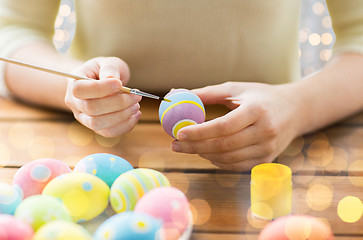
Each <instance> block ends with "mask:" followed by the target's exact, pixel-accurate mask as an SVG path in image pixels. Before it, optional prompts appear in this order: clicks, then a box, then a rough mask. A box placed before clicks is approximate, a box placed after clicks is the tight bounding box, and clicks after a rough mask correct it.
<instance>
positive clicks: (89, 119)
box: [78, 104, 140, 131]
mask: <svg viewBox="0 0 363 240" xmlns="http://www.w3.org/2000/svg"><path fill="white" fill-rule="evenodd" d="M139 109H140V105H139V104H134V105H132V106H131V107H129V108H127V109H125V110H122V111H118V112H113V113H109V114H104V115H99V116H89V115H87V114H84V113H80V114H79V117H78V118H79V121H80V122H81V123H82V124H83V125H85V126H86V127H88V128H90V129H92V130H94V131H99V130H102V129H106V128H109V127H112V126H114V125H116V124H118V123H120V122H124V121H126V120H127V119H128V118H129V117H130V116H132V115H134V114H136V113H137V112H138V111H139Z"/></svg>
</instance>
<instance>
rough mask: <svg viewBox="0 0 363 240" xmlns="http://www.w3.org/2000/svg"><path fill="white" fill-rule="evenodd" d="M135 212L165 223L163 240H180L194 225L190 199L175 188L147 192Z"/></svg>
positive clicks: (161, 188)
mask: <svg viewBox="0 0 363 240" xmlns="http://www.w3.org/2000/svg"><path fill="white" fill-rule="evenodd" d="M135 212H140V213H144V214H148V215H150V216H153V217H155V218H157V219H160V220H161V221H162V222H163V227H162V235H163V236H165V237H163V239H178V238H180V237H181V236H182V235H183V233H184V232H185V230H186V229H187V227H188V225H189V224H191V223H192V221H191V220H192V219H191V218H190V214H191V211H190V208H189V202H188V199H187V197H186V196H185V195H184V193H183V192H182V191H180V190H179V189H177V188H174V187H160V188H155V189H153V190H151V191H149V192H147V193H146V194H145V195H144V196H143V197H142V198H141V199H140V200H139V201H138V202H137V204H136V207H135Z"/></svg>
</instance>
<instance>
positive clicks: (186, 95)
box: [159, 89, 205, 139]
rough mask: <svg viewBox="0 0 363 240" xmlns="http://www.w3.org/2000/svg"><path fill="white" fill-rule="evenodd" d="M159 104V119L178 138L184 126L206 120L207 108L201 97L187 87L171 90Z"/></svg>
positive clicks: (167, 130) (171, 134) (168, 131)
mask: <svg viewBox="0 0 363 240" xmlns="http://www.w3.org/2000/svg"><path fill="white" fill-rule="evenodd" d="M165 98H167V99H169V100H170V101H171V102H167V101H162V102H161V103H160V106H159V119H160V123H161V125H162V126H163V128H164V130H165V131H166V133H168V134H169V135H170V136H172V137H174V138H175V139H176V138H177V135H178V131H179V130H180V129H182V128H183V127H186V126H189V125H194V124H199V123H202V122H204V121H205V109H204V105H203V102H202V101H201V100H200V98H199V97H198V96H197V95H195V94H194V93H192V92H191V91H189V90H187V89H177V90H172V91H171V92H169V93H168V94H167V95H166V96H165Z"/></svg>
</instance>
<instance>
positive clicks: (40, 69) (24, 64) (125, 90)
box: [0, 57, 168, 101]
mask: <svg viewBox="0 0 363 240" xmlns="http://www.w3.org/2000/svg"><path fill="white" fill-rule="evenodd" d="M0 61H3V62H7V63H12V64H16V65H19V66H23V67H27V68H32V69H35V70H39V71H43V72H47V73H51V74H55V75H58V76H62V77H66V78H72V79H88V80H95V79H92V78H87V77H80V76H77V75H74V74H71V73H66V72H62V71H58V70H54V69H50V68H46V67H40V66H37V65H34V64H30V63H25V62H20V61H17V60H13V59H9V58H4V57H0ZM121 91H122V92H125V93H131V94H136V95H140V96H143V97H149V98H154V99H161V100H167V99H164V98H162V97H159V96H156V95H153V94H150V93H146V92H142V91H139V90H136V89H131V88H128V87H124V86H122V88H121ZM167 101H168V100H167Z"/></svg>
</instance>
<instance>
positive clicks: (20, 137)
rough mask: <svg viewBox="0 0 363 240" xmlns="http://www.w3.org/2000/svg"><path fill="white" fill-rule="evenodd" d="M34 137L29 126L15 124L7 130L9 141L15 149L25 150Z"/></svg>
mask: <svg viewBox="0 0 363 240" xmlns="http://www.w3.org/2000/svg"><path fill="white" fill-rule="evenodd" d="M34 136H35V133H34V130H33V128H32V127H31V126H30V125H29V124H25V123H15V124H13V125H11V127H10V129H9V141H10V143H11V145H12V146H13V147H14V148H16V149H21V150H24V149H27V148H28V147H29V144H30V142H31V141H32V140H33V138H34Z"/></svg>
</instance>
